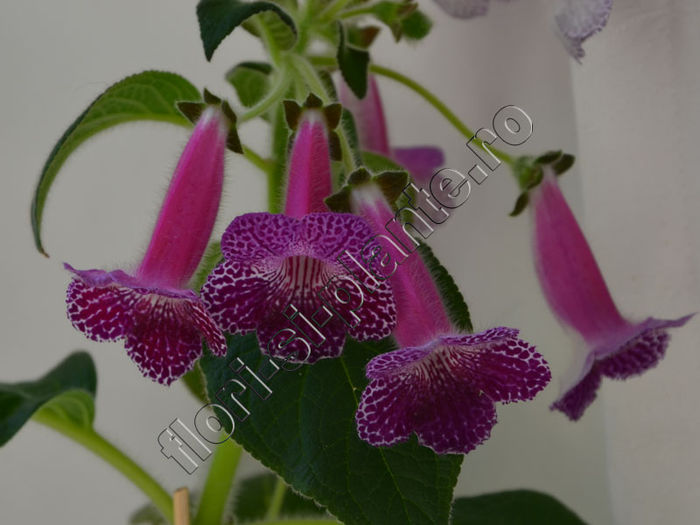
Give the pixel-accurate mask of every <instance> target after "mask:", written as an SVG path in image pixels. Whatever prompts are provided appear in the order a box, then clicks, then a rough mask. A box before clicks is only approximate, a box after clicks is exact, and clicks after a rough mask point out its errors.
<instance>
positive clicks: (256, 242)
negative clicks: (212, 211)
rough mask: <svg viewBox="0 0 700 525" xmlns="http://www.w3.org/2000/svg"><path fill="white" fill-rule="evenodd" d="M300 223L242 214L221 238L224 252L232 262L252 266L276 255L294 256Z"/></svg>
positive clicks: (278, 216) (260, 214)
mask: <svg viewBox="0 0 700 525" xmlns="http://www.w3.org/2000/svg"><path fill="white" fill-rule="evenodd" d="M299 228H300V226H299V221H298V220H297V219H293V218H292V217H287V216H286V215H279V214H272V213H267V212H260V213H246V214H245V215H239V216H238V217H236V218H235V219H233V221H231V224H229V225H228V228H226V231H225V232H224V234H223V236H222V237H221V252H222V253H223V254H224V257H226V259H227V260H229V261H241V262H244V263H247V264H249V263H251V262H253V261H260V260H262V259H267V258H270V257H276V256H285V255H294V253H295V248H296V247H297V245H298V231H299Z"/></svg>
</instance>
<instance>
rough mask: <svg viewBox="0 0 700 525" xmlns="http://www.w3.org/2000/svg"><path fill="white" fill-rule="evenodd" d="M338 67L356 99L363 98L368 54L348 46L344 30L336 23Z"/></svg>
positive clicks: (365, 90) (365, 88)
mask: <svg viewBox="0 0 700 525" xmlns="http://www.w3.org/2000/svg"><path fill="white" fill-rule="evenodd" d="M337 27H338V32H339V43H338V53H337V59H338V67H340V73H341V74H342V75H343V79H345V82H346V83H347V85H348V86H349V87H350V89H351V90H352V92H353V93H354V94H355V96H356V97H357V98H364V96H365V94H366V93H367V72H368V69H369V53H368V52H367V51H365V50H364V49H360V48H358V47H355V46H353V45H351V44H349V43H348V42H347V41H346V39H345V28H344V27H343V24H342V23H340V22H338V26H337Z"/></svg>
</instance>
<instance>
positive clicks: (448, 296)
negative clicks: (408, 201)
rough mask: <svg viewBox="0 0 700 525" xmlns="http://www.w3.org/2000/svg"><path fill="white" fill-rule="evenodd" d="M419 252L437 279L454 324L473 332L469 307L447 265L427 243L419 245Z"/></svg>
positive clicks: (456, 326) (436, 281) (436, 282)
mask: <svg viewBox="0 0 700 525" xmlns="http://www.w3.org/2000/svg"><path fill="white" fill-rule="evenodd" d="M418 252H419V253H420V255H421V257H422V258H423V262H424V263H425V265H426V266H427V267H428V270H429V271H430V275H431V276H432V277H433V280H434V281H435V285H436V286H437V289H438V292H440V297H441V298H442V302H443V304H444V305H445V309H446V310H447V314H448V316H449V317H450V321H451V322H452V324H453V325H454V326H455V328H458V329H459V330H461V331H463V332H472V331H473V330H474V328H473V327H472V320H471V316H470V315H469V308H468V307H467V303H466V301H465V300H464V297H463V296H462V292H460V291H459V288H458V287H457V285H456V284H455V281H454V279H453V278H452V276H451V275H450V274H449V273H448V271H447V270H446V269H445V267H444V266H443V265H442V264H440V261H439V260H438V258H437V257H435V255H434V254H433V251H432V250H431V249H430V247H429V246H428V245H427V244H421V245H420V246H419V247H418Z"/></svg>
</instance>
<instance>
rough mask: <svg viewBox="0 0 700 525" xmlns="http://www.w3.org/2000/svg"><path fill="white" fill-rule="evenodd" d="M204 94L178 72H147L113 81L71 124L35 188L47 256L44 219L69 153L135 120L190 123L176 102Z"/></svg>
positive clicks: (36, 224) (37, 229)
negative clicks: (104, 133)
mask: <svg viewBox="0 0 700 525" xmlns="http://www.w3.org/2000/svg"><path fill="white" fill-rule="evenodd" d="M200 98H201V96H200V94H199V92H198V91H197V88H195V87H194V86H193V85H192V84H190V82H189V81H187V80H185V79H184V78H182V77H181V76H179V75H176V74H174V73H166V72H163V71H144V72H143V73H138V74H136V75H132V76H130V77H127V78H125V79H124V80H121V81H119V82H117V83H116V84H113V85H112V86H110V87H109V88H107V90H106V91H105V92H104V93H102V94H101V95H100V96H99V97H97V99H95V101H94V102H93V103H92V104H90V106H88V108H87V109H86V110H85V111H84V112H83V113H82V114H81V115H80V116H79V117H78V118H77V119H75V121H74V122H73V123H72V124H71V125H70V126H69V128H68V129H67V130H66V131H65V132H64V133H63V135H62V136H61V138H60V139H59V140H58V142H57V143H56V145H55V146H54V147H53V150H51V153H50V154H49V158H48V159H47V160H46V163H45V164H44V167H43V168H42V170H41V176H40V177H39V182H38V184H37V187H36V190H35V191H34V198H33V200H32V209H31V218H32V231H33V232H34V242H35V244H36V247H37V249H38V250H39V251H40V252H41V253H43V254H44V255H46V252H45V251H44V247H43V245H42V242H41V219H42V216H43V213H44V206H45V204H46V197H47V196H48V193H49V190H50V189H51V185H52V184H53V181H54V179H55V178H56V175H57V174H58V171H59V170H60V169H61V166H62V165H63V163H64V162H65V161H66V159H67V158H68V156H69V155H70V154H71V153H72V152H73V151H74V150H75V149H76V148H77V147H78V146H80V145H81V144H82V143H83V142H84V141H85V140H87V139H88V138H90V137H91V136H93V135H94V134H96V133H97V132H99V131H102V130H104V129H107V128H110V127H112V126H116V125H117V124H121V123H123V122H130V121H134V120H158V121H163V122H172V123H173V124H180V125H182V126H189V125H190V123H189V121H188V120H187V118H185V117H184V116H183V114H182V113H180V111H179V110H178V108H177V107H176V103H177V102H180V101H183V100H188V101H198V100H200Z"/></svg>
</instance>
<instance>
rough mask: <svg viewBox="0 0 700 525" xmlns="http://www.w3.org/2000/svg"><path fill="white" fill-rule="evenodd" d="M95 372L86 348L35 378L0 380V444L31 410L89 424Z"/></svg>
mask: <svg viewBox="0 0 700 525" xmlns="http://www.w3.org/2000/svg"><path fill="white" fill-rule="evenodd" d="M96 387H97V373H96V372H95V365H94V364H93V362H92V358H91V357H90V355H89V354H87V353H86V352H75V353H73V354H71V355H69V356H68V357H67V358H66V359H64V360H63V361H62V362H61V363H59V364H58V365H57V366H56V367H55V368H53V369H52V370H51V371H49V372H48V373H47V374H46V375H44V376H43V377H41V378H40V379H37V380H36V381H25V382H21V383H0V446H3V445H4V444H5V443H7V442H8V441H9V440H10V439H11V438H12V437H13V436H14V435H15V434H16V433H17V432H18V431H19V429H20V428H22V426H23V425H24V424H25V423H26V422H27V421H28V420H29V418H31V417H32V416H33V415H34V414H35V413H44V414H46V415H48V414H49V413H50V414H51V415H52V416H56V417H59V418H61V419H65V420H68V421H70V422H71V423H73V424H74V425H76V426H79V427H83V428H89V427H91V426H92V421H93V419H94V415H95V406H94V403H93V400H94V397H95V389H96Z"/></svg>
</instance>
